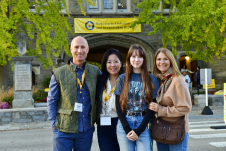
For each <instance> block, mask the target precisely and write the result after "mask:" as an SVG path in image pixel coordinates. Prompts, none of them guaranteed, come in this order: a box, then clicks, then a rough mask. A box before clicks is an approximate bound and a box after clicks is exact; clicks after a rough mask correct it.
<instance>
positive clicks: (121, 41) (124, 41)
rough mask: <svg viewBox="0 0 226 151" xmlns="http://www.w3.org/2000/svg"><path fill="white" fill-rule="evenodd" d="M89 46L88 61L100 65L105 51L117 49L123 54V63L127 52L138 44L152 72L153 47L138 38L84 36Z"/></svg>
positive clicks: (126, 35) (114, 35)
mask: <svg viewBox="0 0 226 151" xmlns="http://www.w3.org/2000/svg"><path fill="white" fill-rule="evenodd" d="M84 37H85V38H86V40H87V41H88V44H89V54H88V56H87V60H88V61H92V62H98V63H101V60H102V57H103V55H104V53H105V52H106V50H108V49H110V48H115V49H118V50H119V51H120V52H121V53H122V54H123V59H124V62H125V60H126V56H127V52H128V50H129V47H130V46H131V45H132V44H140V45H142V46H143V47H144V49H145V51H146V56H147V67H148V70H149V71H151V72H152V70H153V60H154V55H155V50H154V48H153V46H152V45H151V44H150V43H148V42H147V41H145V40H144V39H141V38H139V37H136V36H133V35H129V34H109V33H108V34H89V35H86V36H84Z"/></svg>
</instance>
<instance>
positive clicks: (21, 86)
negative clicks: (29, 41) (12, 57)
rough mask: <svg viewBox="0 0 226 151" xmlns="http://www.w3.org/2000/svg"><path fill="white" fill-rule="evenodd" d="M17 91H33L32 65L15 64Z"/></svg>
mask: <svg viewBox="0 0 226 151" xmlns="http://www.w3.org/2000/svg"><path fill="white" fill-rule="evenodd" d="M14 67H15V69H14V70H15V75H14V76H15V91H23V90H31V67H30V64H15V66H14Z"/></svg>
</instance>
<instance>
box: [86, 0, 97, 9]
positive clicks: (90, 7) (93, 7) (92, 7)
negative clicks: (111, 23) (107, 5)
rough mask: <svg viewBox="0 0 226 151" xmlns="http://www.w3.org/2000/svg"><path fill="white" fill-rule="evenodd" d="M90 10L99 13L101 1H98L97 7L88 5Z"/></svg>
mask: <svg viewBox="0 0 226 151" xmlns="http://www.w3.org/2000/svg"><path fill="white" fill-rule="evenodd" d="M88 10H89V11H99V1H98V0H96V2H95V5H90V4H89V3H88Z"/></svg>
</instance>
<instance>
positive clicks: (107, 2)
mask: <svg viewBox="0 0 226 151" xmlns="http://www.w3.org/2000/svg"><path fill="white" fill-rule="evenodd" d="M113 5H114V4H113V0H103V11H114V10H113Z"/></svg>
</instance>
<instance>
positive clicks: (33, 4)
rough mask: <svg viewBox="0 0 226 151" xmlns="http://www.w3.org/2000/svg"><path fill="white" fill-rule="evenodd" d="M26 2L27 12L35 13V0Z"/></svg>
mask: <svg viewBox="0 0 226 151" xmlns="http://www.w3.org/2000/svg"><path fill="white" fill-rule="evenodd" d="M27 2H28V3H29V4H30V7H29V11H30V12H34V11H35V0H27Z"/></svg>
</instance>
